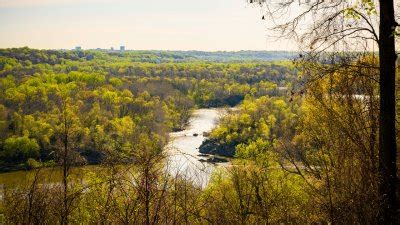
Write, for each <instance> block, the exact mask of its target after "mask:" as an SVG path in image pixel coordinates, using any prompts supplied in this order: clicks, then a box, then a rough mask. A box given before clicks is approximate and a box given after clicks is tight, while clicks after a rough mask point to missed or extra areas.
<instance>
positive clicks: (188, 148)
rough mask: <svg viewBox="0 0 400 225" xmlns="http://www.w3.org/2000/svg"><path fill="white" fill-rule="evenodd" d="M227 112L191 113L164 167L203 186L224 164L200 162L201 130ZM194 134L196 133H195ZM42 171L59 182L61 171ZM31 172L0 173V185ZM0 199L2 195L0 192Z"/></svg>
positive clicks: (81, 170) (80, 172) (173, 137)
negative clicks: (217, 168)
mask: <svg viewBox="0 0 400 225" xmlns="http://www.w3.org/2000/svg"><path fill="white" fill-rule="evenodd" d="M224 112H226V109H223V108H212V109H197V110H195V111H194V112H193V115H192V117H191V119H190V120H189V124H188V126H187V128H186V129H185V130H183V131H180V132H173V133H170V142H169V143H168V145H167V146H166V147H165V148H166V149H165V150H166V152H167V153H168V154H167V155H168V157H167V163H166V169H167V170H168V172H169V173H171V174H173V175H176V176H183V177H185V178H187V179H189V180H191V181H193V182H194V183H196V184H199V185H201V186H205V185H206V184H207V183H208V181H209V179H210V175H211V173H212V171H213V170H214V169H215V168H216V167H217V166H219V165H223V163H221V164H220V163H218V164H211V163H207V162H200V161H201V160H207V158H208V157H210V156H200V154H199V152H198V147H199V146H200V145H201V143H202V142H203V140H204V139H205V138H206V137H204V135H203V132H210V131H211V130H212V129H213V128H214V127H215V126H216V124H217V121H218V118H219V116H220V115H221V114H222V113H224ZM194 134H197V135H195V136H194ZM97 169H99V167H98V166H96V165H88V166H83V167H78V168H74V169H73V171H72V173H73V175H74V176H75V177H78V178H83V177H84V175H85V174H86V173H88V172H93V171H96V170H97ZM41 174H42V175H43V176H44V177H46V179H45V181H44V182H45V183H55V182H60V181H61V171H60V170H59V169H55V168H44V169H42V171H41ZM33 175H34V172H32V171H15V172H8V173H0V187H2V186H4V185H7V186H18V185H27V184H28V183H29V181H30V180H31V178H32V177H33ZM0 199H1V194H0Z"/></svg>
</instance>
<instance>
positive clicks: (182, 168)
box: [166, 108, 226, 186]
mask: <svg viewBox="0 0 400 225" xmlns="http://www.w3.org/2000/svg"><path fill="white" fill-rule="evenodd" d="M225 112H226V109H222V108H214V109H198V110H195V111H194V113H193V116H192V118H191V120H190V122H189V125H188V127H187V128H186V129H185V130H183V131H179V132H174V133H171V134H170V137H171V141H170V143H169V144H168V146H167V147H166V148H167V151H168V153H169V157H168V163H167V167H168V170H169V171H170V173H171V174H173V175H179V176H183V177H185V178H186V179H190V180H192V181H193V182H195V183H197V184H199V185H202V186H204V185H206V184H207V183H208V181H209V179H210V175H211V173H212V171H213V170H214V169H215V167H216V165H215V164H211V163H205V162H200V161H199V160H202V159H203V160H205V159H207V158H208V157H207V156H201V155H200V153H199V149H198V148H199V147H200V145H201V143H202V142H203V141H204V140H205V139H206V137H204V133H205V132H206V133H207V132H210V131H211V130H212V129H213V128H214V127H215V126H216V123H217V122H218V121H217V120H218V118H219V117H220V116H221V114H223V113H225ZM223 164H224V163H219V164H218V165H223Z"/></svg>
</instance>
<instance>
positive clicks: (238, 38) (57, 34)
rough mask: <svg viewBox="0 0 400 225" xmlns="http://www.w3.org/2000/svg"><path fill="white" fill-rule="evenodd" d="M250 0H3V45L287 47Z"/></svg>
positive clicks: (0, 12) (0, 6)
mask: <svg viewBox="0 0 400 225" xmlns="http://www.w3.org/2000/svg"><path fill="white" fill-rule="evenodd" d="M269 34H270V33H269V32H268V30H267V29H266V24H265V21H262V20H261V11H260V8H257V7H254V6H249V5H248V4H247V3H246V0H0V48H8V47H22V46H29V47H32V48H45V49H53V48H55V49H59V48H67V49H69V48H73V47H75V46H78V45H79V46H82V48H84V49H87V48H110V47H115V48H118V47H119V46H120V45H125V46H126V47H127V49H162V50H211V51H215V50H284V49H293V48H292V46H290V45H288V43H289V42H288V41H281V42H277V41H276V39H275V38H271V37H269Z"/></svg>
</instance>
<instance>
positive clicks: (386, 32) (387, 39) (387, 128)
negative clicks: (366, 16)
mask: <svg viewBox="0 0 400 225" xmlns="http://www.w3.org/2000/svg"><path fill="white" fill-rule="evenodd" d="M379 3H380V24H379V60H380V62H379V64H380V75H379V83H380V90H379V94H380V112H379V174H380V179H381V180H380V181H381V182H380V186H379V192H380V196H381V198H382V199H381V200H382V208H381V212H380V213H381V214H380V222H381V223H382V224H395V223H396V213H397V212H396V211H397V205H396V202H397V197H396V181H397V174H396V173H397V167H396V153H397V152H396V150H397V147H396V129H395V119H396V117H395V116H396V110H395V105H396V97H395V78H396V58H397V55H396V50H395V41H394V29H395V26H396V22H395V18H394V3H393V0H379Z"/></svg>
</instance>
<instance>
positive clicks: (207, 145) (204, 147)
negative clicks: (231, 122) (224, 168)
mask: <svg viewBox="0 0 400 225" xmlns="http://www.w3.org/2000/svg"><path fill="white" fill-rule="evenodd" d="M199 152H200V153H202V154H210V155H220V156H226V157H233V156H234V155H235V145H234V144H231V145H225V144H221V143H219V142H218V141H217V140H215V139H207V140H205V141H203V143H202V144H201V146H200V147H199Z"/></svg>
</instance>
